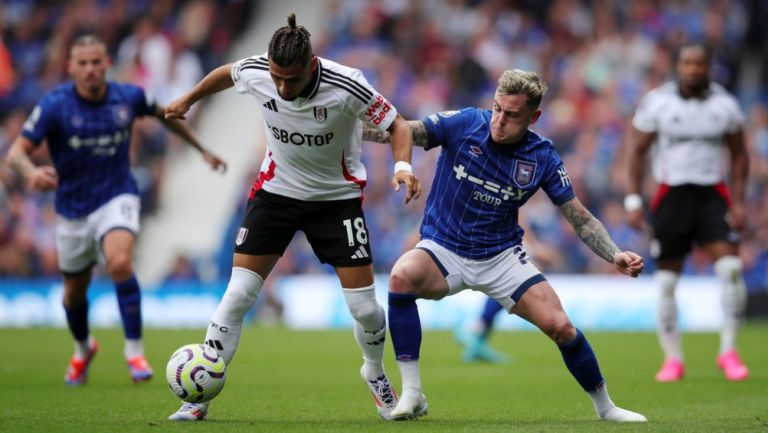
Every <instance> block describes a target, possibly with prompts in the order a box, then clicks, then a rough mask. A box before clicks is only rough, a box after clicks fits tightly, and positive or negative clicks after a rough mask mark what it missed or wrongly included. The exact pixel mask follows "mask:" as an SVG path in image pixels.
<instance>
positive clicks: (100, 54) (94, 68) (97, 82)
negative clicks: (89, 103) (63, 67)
mask: <svg viewBox="0 0 768 433" xmlns="http://www.w3.org/2000/svg"><path fill="white" fill-rule="evenodd" d="M111 65H112V62H111V60H110V58H109V56H108V55H107V49H106V47H105V46H104V45H102V44H91V45H80V46H76V47H74V48H72V52H71V53H70V57H69V75H71V76H72V79H73V80H75V86H76V87H77V90H78V91H79V92H81V93H84V94H86V95H98V94H100V93H101V92H102V91H103V89H104V88H105V87H106V78H107V71H108V70H109V67H110V66H111Z"/></svg>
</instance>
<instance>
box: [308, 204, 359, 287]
mask: <svg viewBox="0 0 768 433" xmlns="http://www.w3.org/2000/svg"><path fill="white" fill-rule="evenodd" d="M362 204H363V203H362V200H361V199H359V198H355V199H348V200H332V201H327V202H308V203H307V207H306V210H305V212H304V214H303V218H302V221H301V226H300V227H301V230H303V231H304V234H305V235H306V236H307V242H309V245H310V246H312V250H313V251H314V252H315V255H316V256H317V258H318V259H320V262H322V263H328V264H329V265H331V266H333V267H334V268H349V267H353V268H356V267H363V266H368V265H370V264H371V263H372V262H373V258H372V252H371V246H370V238H369V236H368V227H367V225H366V223H365V215H364V214H363V207H362ZM360 271H362V270H358V271H357V272H360ZM353 272H355V271H353Z"/></svg>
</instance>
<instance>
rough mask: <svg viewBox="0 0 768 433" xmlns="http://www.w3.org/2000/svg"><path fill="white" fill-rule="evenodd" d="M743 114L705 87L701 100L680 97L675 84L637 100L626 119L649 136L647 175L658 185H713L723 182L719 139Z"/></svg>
mask: <svg viewBox="0 0 768 433" xmlns="http://www.w3.org/2000/svg"><path fill="white" fill-rule="evenodd" d="M743 123H744V114H743V113H742V111H741V108H739V105H738V103H737V102H736V99H735V98H734V97H733V96H731V94H729V93H728V92H727V91H726V90H725V89H724V88H723V87H722V86H720V85H718V84H716V83H711V84H710V90H709V95H707V97H706V98H704V99H697V98H688V99H685V98H683V97H682V96H681V95H680V92H679V90H678V85H677V83H676V82H668V83H665V84H663V85H661V86H659V87H657V88H656V89H653V90H651V91H650V92H648V94H647V95H646V96H645V97H643V99H642V101H641V102H640V105H639V107H638V109H637V112H636V113H635V116H634V118H633V119H632V124H633V125H634V126H635V128H637V129H638V130H640V131H643V132H648V133H651V132H655V133H656V134H657V135H656V141H655V143H654V146H653V153H652V160H653V175H654V177H655V178H656V180H657V181H658V182H659V183H662V184H666V185H670V186H675V185H682V184H685V183H692V184H697V185H714V184H717V183H720V182H723V181H724V180H725V175H726V162H727V161H728V157H727V155H726V153H725V151H726V150H727V145H726V141H725V135H726V134H729V133H733V132H736V131H737V130H738V129H739V128H740V127H741V126H742V124H743Z"/></svg>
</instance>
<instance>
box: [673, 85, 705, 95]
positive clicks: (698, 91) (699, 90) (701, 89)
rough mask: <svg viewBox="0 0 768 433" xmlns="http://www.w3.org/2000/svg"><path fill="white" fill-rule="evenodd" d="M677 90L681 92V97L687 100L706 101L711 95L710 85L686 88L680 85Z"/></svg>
mask: <svg viewBox="0 0 768 433" xmlns="http://www.w3.org/2000/svg"><path fill="white" fill-rule="evenodd" d="M677 88H678V91H679V92H680V96H682V97H683V98H685V99H704V98H706V97H707V94H709V84H708V83H707V84H705V85H700V86H691V85H688V86H685V85H683V84H678V86H677Z"/></svg>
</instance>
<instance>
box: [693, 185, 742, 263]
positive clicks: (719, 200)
mask: <svg viewBox="0 0 768 433" xmlns="http://www.w3.org/2000/svg"><path fill="white" fill-rule="evenodd" d="M703 195H704V198H703V199H702V200H701V202H702V203H701V211H700V214H699V216H698V218H696V220H697V221H698V224H697V230H696V234H695V238H694V242H695V243H696V244H697V245H699V246H701V247H702V248H703V249H704V250H705V251H706V252H707V254H708V255H709V256H710V258H712V259H713V260H717V259H719V258H720V257H722V256H724V255H734V254H738V243H739V242H740V240H741V236H740V235H739V233H738V232H737V231H735V230H733V229H732V228H731V225H730V224H729V223H728V202H727V200H726V198H725V197H723V196H722V195H721V194H720V193H719V192H718V190H717V189H715V188H712V189H709V190H707V191H706V193H705V194H703Z"/></svg>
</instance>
